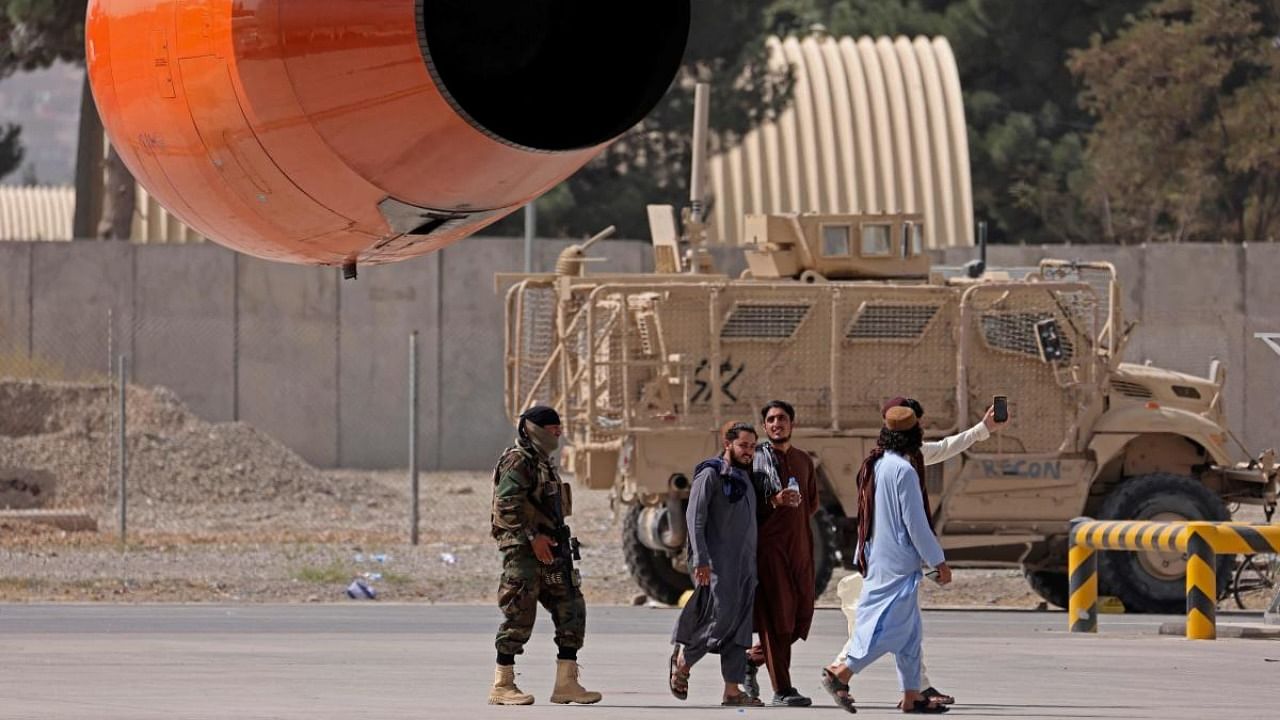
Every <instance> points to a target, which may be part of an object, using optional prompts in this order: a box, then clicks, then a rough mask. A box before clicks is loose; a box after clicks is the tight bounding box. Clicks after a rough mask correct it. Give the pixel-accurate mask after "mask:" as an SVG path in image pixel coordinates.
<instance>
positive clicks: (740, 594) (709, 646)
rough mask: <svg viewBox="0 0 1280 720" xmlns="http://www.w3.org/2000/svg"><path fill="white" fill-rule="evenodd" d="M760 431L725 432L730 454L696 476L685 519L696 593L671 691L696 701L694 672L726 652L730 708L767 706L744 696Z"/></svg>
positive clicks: (677, 636)
mask: <svg viewBox="0 0 1280 720" xmlns="http://www.w3.org/2000/svg"><path fill="white" fill-rule="evenodd" d="M755 452H756V431H755V429H754V428H753V427H751V426H750V425H748V424H746V423H738V424H736V425H733V426H731V427H730V428H729V429H728V430H726V431H725V435H724V453H723V454H722V455H720V456H718V457H713V458H711V459H709V460H704V461H703V462H701V463H699V464H698V467H697V469H696V470H695V471H694V476H693V487H692V489H691V491H690V494H689V507H688V510H687V511H686V520H687V522H688V527H689V548H688V550H689V566H690V567H692V568H693V582H694V585H695V589H694V593H693V596H692V597H690V598H689V600H688V602H686V603H685V606H684V609H683V610H681V612H680V618H679V619H678V620H677V621H676V627H675V630H674V632H673V633H672V643H674V644H675V649H674V650H673V651H672V653H671V662H670V668H669V670H670V680H669V684H670V687H671V694H673V695H675V696H676V697H677V698H679V699H680V700H684V699H686V698H687V697H688V696H689V670H690V669H691V668H692V667H693V666H694V664H695V663H697V662H698V661H699V660H701V659H702V658H703V657H705V656H706V654H707V653H716V654H719V655H720V674H721V676H722V677H723V679H724V696H723V698H722V704H723V705H733V706H752V707H759V706H761V705H763V704H764V703H762V702H761V701H760V699H759V698H754V697H751V696H750V695H748V694H747V693H745V692H743V691H742V689H741V688H740V687H739V684H740V683H742V682H743V681H745V680H746V676H747V655H746V652H747V648H748V647H750V645H751V613H752V610H753V603H754V601H755V596H756V494H755V488H754V486H753V484H752V481H751V464H752V460H753V459H754V457H755Z"/></svg>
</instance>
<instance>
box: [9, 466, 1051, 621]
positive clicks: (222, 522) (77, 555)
mask: <svg viewBox="0 0 1280 720" xmlns="http://www.w3.org/2000/svg"><path fill="white" fill-rule="evenodd" d="M321 475H322V476H323V477H324V483H323V486H324V487H325V489H326V492H325V493H322V494H320V495H315V494H302V495H300V496H298V498H297V500H296V502H292V503H289V502H283V501H282V499H281V498H277V499H276V500H274V501H270V502H268V501H246V500H236V501H222V502H212V503H208V504H198V505H188V504H178V503H168V502H162V501H157V500H151V501H150V502H146V501H142V502H135V503H134V504H133V505H131V507H130V511H129V523H130V532H129V535H128V538H129V542H128V544H127V546H126V547H125V548H123V549H122V548H121V547H120V545H119V542H118V535H117V534H116V533H115V532H114V529H113V528H114V524H113V523H114V519H112V518H110V517H108V514H107V513H105V512H104V513H103V514H102V515H103V517H102V522H103V526H102V527H103V528H104V530H103V532H99V533H67V532H63V531H60V530H56V529H53V528H49V527H45V526H39V525H34V524H30V523H12V522H9V523H0V600H8V601H47V600H68V601H92V600H114V601H126V602H151V601H164V602H203V601H218V600H221V601H226V600H233V601H244V602H329V601H336V600H345V599H346V597H345V594H344V589H345V587H346V586H347V584H348V583H350V582H351V581H352V580H353V579H355V578H356V577H360V576H361V575H362V574H363V573H369V574H375V573H380V574H381V577H380V579H377V580H374V581H372V582H371V584H372V585H373V587H374V588H375V589H376V590H377V591H378V592H379V595H380V597H382V598H384V599H387V600H410V601H422V602H446V603H489V602H492V601H493V597H494V592H495V590H496V586H497V577H498V573H499V570H500V566H499V562H498V554H497V551H496V550H495V549H494V545H493V543H492V541H491V540H490V538H489V537H488V519H489V517H488V504H489V496H488V493H489V486H490V476H489V474H488V473H424V474H423V475H422V477H421V485H422V488H423V490H422V500H421V502H420V506H419V512H420V515H421V525H420V527H421V531H420V532H421V535H420V544H419V545H418V546H416V547H414V546H412V545H409V544H408V543H407V542H406V540H407V536H408V528H409V520H408V515H409V513H408V480H407V473H401V472H352V471H339V472H326V473H321ZM574 501H575V506H576V507H575V515H574V517H573V518H571V521H572V525H573V528H574V531H575V533H576V534H577V536H578V537H579V538H580V540H581V542H582V546H583V549H582V555H583V560H582V563H581V564H580V566H581V569H582V573H583V575H584V581H583V585H584V592H585V594H586V596H587V599H588V601H590V602H593V603H601V604H631V603H633V602H637V601H639V600H638V599H637V596H638V595H639V594H640V591H639V589H638V588H637V587H636V585H635V583H634V582H633V581H632V580H631V577H630V575H629V574H628V573H627V571H626V567H625V565H624V563H623V560H622V552H621V549H620V544H619V542H618V536H619V533H620V526H621V520H620V519H619V520H616V521H615V519H614V518H613V513H612V512H611V510H610V508H609V500H608V494H607V493H603V492H579V493H578V494H577V495H576V496H575V499H574ZM108 528H111V529H108ZM841 575H843V573H842V572H841V573H840V574H839V575H838V576H837V579H838V577H839V576H841ZM834 591H835V581H834V580H833V582H832V583H831V586H830V588H829V589H828V592H827V593H826V594H825V595H824V596H823V597H822V599H821V602H822V603H823V604H827V605H835V604H837V600H836V597H835V593H834ZM926 602H927V603H929V604H935V605H938V604H941V605H982V606H990V605H998V606H1005V607H1035V606H1036V604H1037V602H1038V598H1036V597H1035V596H1034V595H1032V594H1031V593H1030V591H1028V590H1027V588H1026V585H1025V583H1024V582H1023V580H1022V577H1021V575H1020V574H1019V573H1017V572H1013V571H991V570H982V571H979V570H969V571H960V572H959V573H957V579H956V582H955V583H954V584H953V585H952V586H951V587H950V588H947V589H939V588H936V587H929V586H926Z"/></svg>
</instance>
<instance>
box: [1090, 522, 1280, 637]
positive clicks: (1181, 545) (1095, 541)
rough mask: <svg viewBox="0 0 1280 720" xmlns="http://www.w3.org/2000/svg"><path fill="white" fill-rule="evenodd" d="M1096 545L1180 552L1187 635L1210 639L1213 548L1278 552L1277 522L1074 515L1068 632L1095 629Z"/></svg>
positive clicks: (1214, 580)
mask: <svg viewBox="0 0 1280 720" xmlns="http://www.w3.org/2000/svg"><path fill="white" fill-rule="evenodd" d="M1098 550H1126V551H1130V552H1144V551H1146V552H1150V551H1161V550H1163V551H1165V552H1173V551H1177V552H1182V553H1185V554H1186V556H1187V639H1188V640H1213V639H1214V638H1215V637H1217V634H1218V632H1217V624H1216V623H1217V607H1218V600H1217V597H1218V577H1217V575H1218V571H1217V557H1218V554H1219V553H1228V554H1231V555H1252V554H1254V553H1280V525H1249V524H1247V523H1232V522H1217V523H1215V522H1174V523H1164V522H1147V521H1140V520H1133V521H1127V520H1089V519H1088V518H1080V519H1078V520H1076V521H1075V522H1073V523H1072V525H1071V537H1070V549H1069V550H1068V553H1067V572H1068V576H1067V577H1068V578H1069V579H1068V601H1067V612H1068V614H1069V615H1070V620H1069V621H1068V627H1069V628H1070V630H1071V632H1097V631H1098V555H1097V552H1096V551H1098Z"/></svg>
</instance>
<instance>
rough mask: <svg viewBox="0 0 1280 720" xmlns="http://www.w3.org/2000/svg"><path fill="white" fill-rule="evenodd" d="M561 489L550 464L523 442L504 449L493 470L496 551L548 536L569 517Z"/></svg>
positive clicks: (563, 491)
mask: <svg viewBox="0 0 1280 720" xmlns="http://www.w3.org/2000/svg"><path fill="white" fill-rule="evenodd" d="M565 490H566V488H565V486H564V484H563V483H561V482H560V478H559V476H558V475H557V474H556V469H555V467H554V466H553V465H552V464H551V461H550V460H549V459H547V458H544V457H542V456H540V455H539V454H538V452H537V451H536V450H534V449H533V446H532V445H531V444H529V443H528V442H527V441H524V440H521V441H519V442H518V443H517V444H516V445H513V446H512V447H509V448H507V449H506V450H505V451H503V453H502V457H501V458H499V459H498V464H497V466H496V467H494V469H493V509H492V513H491V515H492V519H493V537H494V539H495V540H497V541H498V548H499V549H506V548H509V547H513V546H516V545H524V544H527V543H528V542H529V539H530V536H531V535H533V534H535V533H538V532H542V533H551V532H553V531H555V530H556V529H558V528H559V527H560V526H562V525H564V518H565V516H566V515H568V514H569V512H568V511H569V508H568V507H567V505H568V503H567V502H565V501H566V499H567V495H566V493H565Z"/></svg>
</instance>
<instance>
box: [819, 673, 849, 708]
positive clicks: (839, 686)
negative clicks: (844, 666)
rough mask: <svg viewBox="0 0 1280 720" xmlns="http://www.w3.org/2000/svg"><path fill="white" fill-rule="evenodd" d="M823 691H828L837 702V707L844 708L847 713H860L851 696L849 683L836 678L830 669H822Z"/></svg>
mask: <svg viewBox="0 0 1280 720" xmlns="http://www.w3.org/2000/svg"><path fill="white" fill-rule="evenodd" d="M822 689H824V690H826V691H827V692H828V693H829V694H830V695H831V699H832V700H835V701H836V705H838V706H839V707H841V708H843V709H844V710H845V712H851V713H856V712H858V708H856V707H854V705H853V696H852V695H850V694H849V683H847V682H844V681H843V680H841V679H840V678H838V677H836V674H835V673H833V672H831V670H830V669H829V668H822ZM840 693H844V695H841V694H840Z"/></svg>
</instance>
